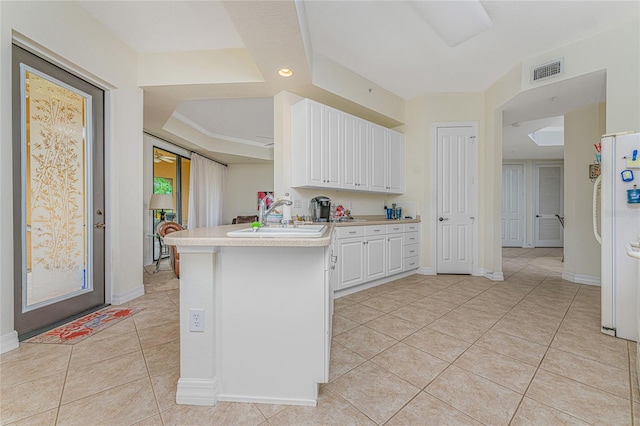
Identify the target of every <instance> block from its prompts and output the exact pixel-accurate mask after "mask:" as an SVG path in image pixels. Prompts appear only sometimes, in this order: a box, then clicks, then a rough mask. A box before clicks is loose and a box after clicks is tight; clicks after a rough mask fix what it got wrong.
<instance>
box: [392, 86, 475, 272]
mask: <svg viewBox="0 0 640 426" xmlns="http://www.w3.org/2000/svg"><path fill="white" fill-rule="evenodd" d="M483 105H484V94H483V93H449V94H447V93H442V94H431V95H427V96H422V97H419V98H415V99H412V100H410V101H408V102H407V107H406V111H407V116H406V124H405V125H404V126H403V129H404V133H405V157H404V158H405V160H404V161H405V194H404V195H403V197H404V198H406V199H409V200H417V201H418V204H419V206H420V207H419V210H420V212H421V215H422V226H421V227H420V229H421V236H420V238H421V250H420V256H421V260H420V266H421V267H423V268H427V270H435V269H434V268H435V256H436V253H435V252H434V247H433V244H432V242H433V241H434V240H435V238H436V234H435V233H436V226H435V225H436V216H435V214H436V211H435V207H436V205H435V203H436V191H435V173H436V163H435V158H434V154H435V150H434V143H435V141H434V140H433V136H434V135H433V132H434V125H435V123H446V122H461V121H465V122H469V121H470V122H477V123H478V152H479V153H480V156H482V151H483V150H484V144H485V141H484V137H483V126H484V109H483ZM478 161H479V163H478V164H479V171H481V170H482V160H481V157H480V158H479V159H478ZM478 190H479V191H478V202H479V205H481V198H482V197H483V196H484V191H485V189H484V188H483V186H482V184H480V185H479V186H478ZM481 220H482V219H481V218H480V221H479V222H478V226H479V227H480V229H482V222H481Z"/></svg>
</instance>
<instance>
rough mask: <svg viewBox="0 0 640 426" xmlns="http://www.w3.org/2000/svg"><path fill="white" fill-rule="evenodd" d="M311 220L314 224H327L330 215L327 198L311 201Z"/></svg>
mask: <svg viewBox="0 0 640 426" xmlns="http://www.w3.org/2000/svg"><path fill="white" fill-rule="evenodd" d="M309 208H310V209H311V218H312V220H313V221H314V222H329V215H330V213H331V199H330V198H328V197H316V198H312V199H311V205H310V206H309Z"/></svg>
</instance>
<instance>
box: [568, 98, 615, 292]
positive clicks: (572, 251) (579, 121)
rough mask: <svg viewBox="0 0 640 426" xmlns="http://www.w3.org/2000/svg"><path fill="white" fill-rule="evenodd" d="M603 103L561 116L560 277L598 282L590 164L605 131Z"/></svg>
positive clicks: (585, 281)
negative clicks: (561, 243)
mask: <svg viewBox="0 0 640 426" xmlns="http://www.w3.org/2000/svg"><path fill="white" fill-rule="evenodd" d="M605 116H606V107H605V104H604V103H603V104H599V105H598V104H594V105H589V106H587V107H585V108H580V109H578V110H575V111H571V112H569V113H567V114H565V116H564V125H565V131H564V149H565V160H564V161H565V163H564V164H565V168H564V182H565V184H564V217H565V228H564V238H565V246H564V272H563V274H562V276H563V278H565V279H567V280H569V281H573V282H579V283H584V284H599V283H600V244H598V242H597V241H596V239H595V237H594V236H593V225H592V223H593V222H592V213H591V211H592V195H593V182H591V180H590V179H589V173H588V171H589V165H590V164H593V160H594V155H593V154H594V153H595V149H594V147H593V144H597V143H598V142H600V136H602V135H603V134H604V133H605Z"/></svg>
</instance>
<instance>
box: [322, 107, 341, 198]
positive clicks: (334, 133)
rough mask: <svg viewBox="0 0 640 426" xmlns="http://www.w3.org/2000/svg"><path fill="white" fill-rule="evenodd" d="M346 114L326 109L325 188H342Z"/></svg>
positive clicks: (324, 139)
mask: <svg viewBox="0 0 640 426" xmlns="http://www.w3.org/2000/svg"><path fill="white" fill-rule="evenodd" d="M343 116H344V114H343V113H342V112H341V111H338V110H336V109H333V108H325V110H324V117H323V118H324V121H325V127H324V129H325V132H324V137H323V141H322V143H323V145H324V146H323V163H324V165H323V179H324V186H326V187H328V188H341V187H342V182H341V180H340V175H341V168H342V167H341V161H342V152H341V151H340V150H341V149H342V145H343V142H342V141H343V136H344V134H343V132H342V123H343Z"/></svg>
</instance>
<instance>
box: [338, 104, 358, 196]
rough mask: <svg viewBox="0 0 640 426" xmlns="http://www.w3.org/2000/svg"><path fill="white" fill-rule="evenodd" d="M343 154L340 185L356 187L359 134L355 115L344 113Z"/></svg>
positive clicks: (349, 187)
mask: <svg viewBox="0 0 640 426" xmlns="http://www.w3.org/2000/svg"><path fill="white" fill-rule="evenodd" d="M343 133H344V154H343V167H342V187H343V188H344V189H353V190H356V189H358V187H357V183H358V180H357V179H358V173H359V170H358V161H359V154H360V153H359V146H358V145H359V143H360V140H359V135H358V123H357V119H356V117H354V116H352V115H345V117H344V121H343Z"/></svg>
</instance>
